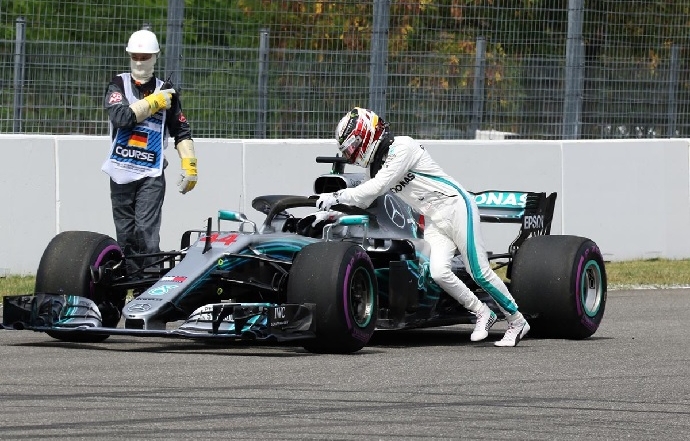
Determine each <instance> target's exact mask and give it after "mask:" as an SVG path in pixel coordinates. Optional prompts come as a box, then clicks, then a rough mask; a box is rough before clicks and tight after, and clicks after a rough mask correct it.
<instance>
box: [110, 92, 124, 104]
mask: <svg viewBox="0 0 690 441" xmlns="http://www.w3.org/2000/svg"><path fill="white" fill-rule="evenodd" d="M121 102H122V94H121V93H120V92H113V93H111V94H110V97H109V98H108V104H115V103H121Z"/></svg>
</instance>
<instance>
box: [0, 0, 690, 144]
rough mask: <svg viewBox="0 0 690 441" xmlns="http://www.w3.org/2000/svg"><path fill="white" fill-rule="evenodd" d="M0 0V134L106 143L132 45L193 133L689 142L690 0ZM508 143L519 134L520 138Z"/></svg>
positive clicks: (280, 136) (268, 136)
mask: <svg viewBox="0 0 690 441" xmlns="http://www.w3.org/2000/svg"><path fill="white" fill-rule="evenodd" d="M119 3H121V5H119V6H115V5H113V4H111V2H107V1H104V0H99V1H95V0H23V1H20V0H2V2H1V3H0V4H1V6H0V131H1V132H3V133H9V132H19V133H46V134H62V133H80V134H99V135H103V134H107V133H108V121H107V116H106V113H105V111H104V110H103V94H104V92H105V87H106V85H107V83H108V81H109V80H110V78H111V77H112V76H113V75H115V74H117V73H119V72H121V71H126V70H127V69H128V66H129V61H128V57H127V54H126V52H125V50H124V48H125V45H126V42H127V39H128V37H129V35H130V34H131V33H132V32H133V31H134V30H137V29H140V28H142V27H148V28H149V29H151V30H152V31H154V32H155V33H156V34H157V35H158V37H159V41H160V42H161V44H162V48H163V50H162V55H161V57H160V59H159V62H158V65H157V74H158V76H160V77H166V78H167V76H169V75H172V78H173V81H174V83H175V84H176V87H177V89H179V91H180V95H181V97H182V104H183V108H184V110H185V114H186V115H187V118H188V120H189V121H190V124H191V125H192V130H193V133H194V136H195V137H212V138H213V137H222V138H330V137H332V136H333V128H334V125H335V124H336V122H337V121H338V119H339V118H340V117H341V116H342V114H344V113H345V112H346V111H347V110H348V109H349V108H350V107H352V106H355V105H359V106H367V107H370V108H373V109H374V110H376V111H378V112H379V113H380V114H382V115H383V116H384V117H385V119H387V120H388V121H389V122H391V124H392V128H393V131H394V133H400V134H403V133H404V134H408V135H411V136H415V137H419V138H427V139H457V138H473V137H475V136H476V133H477V132H476V131H477V130H482V131H489V130H493V131H497V132H500V133H507V134H509V136H515V137H521V138H529V139H560V138H572V139H578V138H629V137H676V136H682V137H686V136H690V118H689V117H688V113H689V112H688V104H689V103H690V77H689V75H688V64H687V62H686V58H687V57H686V53H687V47H688V28H690V27H689V26H687V24H686V21H687V17H688V16H689V15H690V0H688V1H671V0H668V1H655V2H639V1H629V0H610V1H604V0H600V1H594V0H592V1H587V2H585V1H584V0H568V1H566V0H559V1H552V0H541V1H540V0H531V1H523V2H516V1H509V0H493V1H481V0H446V1H430V0H418V1H402V0H401V1H397V0H373V1H360V2H349V1H322V0H300V1H297V0H292V1H291V0H282V1H264V0H186V1H185V0H168V1H167V4H166V2H161V1H157V0H137V1H132V0H121V1H120V2H119ZM510 134H512V135H510Z"/></svg>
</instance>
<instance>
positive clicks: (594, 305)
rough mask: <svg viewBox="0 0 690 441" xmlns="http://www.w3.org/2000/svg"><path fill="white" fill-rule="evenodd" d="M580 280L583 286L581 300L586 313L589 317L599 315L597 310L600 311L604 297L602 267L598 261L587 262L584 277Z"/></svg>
mask: <svg viewBox="0 0 690 441" xmlns="http://www.w3.org/2000/svg"><path fill="white" fill-rule="evenodd" d="M580 282H581V284H580V286H581V287H582V292H581V293H580V302H581V303H582V306H583V308H584V311H585V314H587V315H588V316H589V317H594V316H595V315H597V312H599V307H600V306H601V299H602V297H603V283H602V279H601V268H600V267H599V264H598V263H597V262H596V261H594V260H590V261H589V262H587V264H586V265H585V269H584V271H583V272H582V279H581V281H580Z"/></svg>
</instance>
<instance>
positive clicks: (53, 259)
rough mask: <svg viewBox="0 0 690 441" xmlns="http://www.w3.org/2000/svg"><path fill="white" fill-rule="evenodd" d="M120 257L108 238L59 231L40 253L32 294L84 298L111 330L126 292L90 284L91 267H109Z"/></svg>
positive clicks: (71, 337) (62, 335) (81, 338)
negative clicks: (95, 306)
mask: <svg viewBox="0 0 690 441" xmlns="http://www.w3.org/2000/svg"><path fill="white" fill-rule="evenodd" d="M122 256H123V254H122V250H121V249H120V246H119V245H118V244H117V242H116V241H115V240H114V239H112V238H111V237H109V236H106V235H104V234H100V233H93V232H90V231H65V232H62V233H60V234H58V235H57V236H55V237H54V238H53V239H52V240H51V241H50V243H49V244H48V246H47V247H46V249H45V251H44V252H43V256H42V257H41V261H40V263H39V265H38V270H37V272H36V285H35V288H34V291H35V292H43V293H51V294H65V295H76V296H80V297H86V298H88V299H89V300H92V301H93V302H94V303H96V305H98V309H99V310H100V312H101V316H102V324H103V326H104V327H111V328H114V327H116V326H117V324H118V322H119V321H120V314H121V311H122V308H123V307H124V303H125V297H126V294H127V292H126V290H124V289H113V288H111V287H109V286H101V285H96V284H94V283H93V279H92V277H91V267H94V268H95V269H98V268H100V267H111V268H112V267H113V266H115V265H117V264H118V263H120V262H121V261H122V258H123V257H122ZM123 271H124V270H123ZM48 335H50V336H51V337H53V338H56V339H58V340H64V341H73V342H99V341H103V340H105V339H106V338H108V336H107V335H105V334H86V333H77V332H60V331H51V332H48Z"/></svg>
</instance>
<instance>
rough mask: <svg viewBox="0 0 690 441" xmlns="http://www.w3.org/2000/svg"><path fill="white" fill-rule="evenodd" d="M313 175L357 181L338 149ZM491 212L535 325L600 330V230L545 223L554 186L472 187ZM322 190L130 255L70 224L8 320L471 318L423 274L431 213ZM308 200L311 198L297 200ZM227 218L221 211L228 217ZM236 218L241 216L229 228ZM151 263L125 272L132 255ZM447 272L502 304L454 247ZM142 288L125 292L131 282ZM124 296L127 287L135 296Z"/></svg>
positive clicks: (249, 323)
mask: <svg viewBox="0 0 690 441" xmlns="http://www.w3.org/2000/svg"><path fill="white" fill-rule="evenodd" d="M317 162H319V163H330V164H332V170H331V173H329V174H325V175H322V176H319V177H318V178H317V179H316V181H315V183H314V191H315V193H323V192H331V191H336V190H339V189H342V188H346V187H350V186H354V185H357V184H358V183H359V182H361V181H362V180H363V179H364V174H359V173H344V159H343V158H340V157H335V158H331V157H329V158H324V157H319V158H317ZM474 196H475V199H476V201H477V204H478V206H479V208H480V212H481V219H482V221H483V222H499V223H520V224H521V228H520V231H519V234H518V236H517V237H516V238H515V240H514V241H513V242H512V244H510V245H509V246H507V247H506V248H507V250H506V252H505V253H502V254H496V253H491V254H490V260H491V262H492V264H493V265H494V266H495V267H496V268H497V269H498V268H501V267H504V269H505V278H506V280H507V284H508V286H509V288H510V289H511V292H512V293H513V295H514V297H515V299H516V301H517V303H518V305H520V310H521V312H522V313H523V314H524V315H525V316H526V317H527V318H528V319H529V321H530V324H531V327H532V330H531V332H530V334H529V335H530V336H531V337H558V338H569V339H583V338H587V337H589V336H591V335H592V334H594V332H596V330H597V328H598V326H599V324H600V322H601V320H602V317H603V314H604V308H605V305H606V271H605V268H604V261H603V259H602V255H601V252H600V251H599V248H598V247H597V245H596V243H594V242H593V241H592V240H590V239H587V238H583V237H577V236H556V235H554V236H551V235H550V234H549V233H550V228H551V221H552V218H553V211H554V204H555V200H556V194H555V193H552V194H550V195H548V196H547V195H546V194H545V193H531V192H515V191H486V192H481V193H476V194H475V195H474ZM316 198H317V197H316V196H310V197H307V196H292V195H285V196H281V195H268V196H261V197H257V198H255V199H254V200H253V202H252V207H253V208H254V209H256V210H258V211H260V212H261V213H263V214H264V215H265V220H264V221H263V223H262V224H261V225H257V224H256V223H254V222H252V221H250V220H249V219H248V218H247V217H246V215H245V214H243V213H241V212H236V211H228V210H220V211H219V212H218V217H217V228H215V229H214V228H213V223H214V222H213V219H212V218H209V219H208V222H207V227H206V229H205V230H190V231H186V232H185V233H184V234H183V235H182V238H181V247H180V250H179V251H175V252H164V253H159V254H155V255H147V256H141V255H139V256H126V255H124V254H123V252H122V250H121V248H120V247H119V246H118V244H117V242H116V241H115V240H113V239H112V238H110V237H108V236H106V235H103V234H99V233H95V232H87V231H66V232H62V233H60V234H58V235H57V236H55V237H54V238H53V239H52V240H51V242H50V243H49V244H48V246H47V248H46V250H45V252H44V254H43V256H42V258H41V261H40V264H39V267H38V270H37V274H36V286H35V293H34V294H33V295H18V296H7V297H5V298H4V316H3V327H4V328H5V329H30V330H34V331H40V332H45V333H47V334H48V335H50V336H52V337H54V338H56V339H59V340H64V341H72V342H100V341H103V340H105V339H106V338H108V337H109V336H110V335H132V336H163V337H178V338H189V339H199V340H215V341H227V342H232V341H236V340H253V341H255V342H257V343H259V342H270V343H275V342H293V344H297V345H300V346H303V347H304V348H306V349H307V350H308V351H311V352H317V353H351V352H355V351H358V350H360V349H361V348H363V347H364V346H365V345H366V344H367V342H368V341H369V339H370V338H371V336H372V334H373V333H374V330H375V329H408V328H420V327H432V326H444V325H454V324H471V323H474V321H475V316H474V315H473V314H471V313H469V312H468V311H467V310H465V309H464V308H463V307H461V306H460V305H459V304H458V303H457V301H455V300H454V299H452V298H451V297H450V296H449V295H448V294H446V293H445V292H443V291H442V290H441V289H440V288H439V286H438V285H436V283H435V282H434V281H433V280H432V278H431V277H430V276H429V269H428V256H429V246H428V243H427V242H425V240H424V238H423V218H422V217H421V216H419V215H418V214H417V213H416V212H414V211H413V210H412V209H411V208H410V207H409V206H407V205H406V204H405V203H404V202H402V200H401V199H399V198H398V197H396V196H395V195H394V194H392V193H386V194H384V195H382V196H380V197H379V198H378V199H377V200H376V201H375V202H374V203H373V204H372V205H371V206H370V207H369V208H368V209H366V210H362V209H359V208H354V207H350V206H344V205H336V206H334V207H333V209H334V210H337V211H338V212H339V213H342V215H340V216H337V217H335V218H334V219H332V220H331V221H329V220H322V221H321V222H316V219H315V216H314V215H307V216H304V217H299V216H296V215H295V214H294V212H295V211H299V210H298V209H299V208H300V207H310V208H311V210H310V211H314V208H313V207H314V206H315V202H316ZM302 209H303V210H304V208H302ZM221 222H223V224H221ZM228 222H231V223H232V224H230V225H235V226H236V228H232V229H224V228H222V227H224V226H227V225H228ZM142 257H148V258H149V259H151V258H155V259H153V260H154V262H152V263H151V264H149V265H148V266H147V267H144V268H143V269H141V270H138V271H135V272H131V273H128V270H127V267H128V265H127V264H128V261H129V260H130V259H135V258H136V259H140V260H141V258H142ZM453 271H454V272H455V273H456V274H457V275H458V276H459V277H460V279H461V280H463V282H464V283H465V284H467V286H468V287H470V289H472V290H473V291H474V292H475V293H476V294H477V295H478V296H479V298H480V299H481V300H482V301H484V302H486V303H487V304H488V305H489V306H490V307H491V308H492V309H493V310H494V311H495V312H496V313H497V315H498V316H499V318H500V319H503V318H504V317H503V315H502V314H501V312H500V310H499V309H498V307H497V306H496V304H495V302H494V301H493V300H492V299H491V297H490V296H489V295H488V294H487V293H485V292H484V291H482V289H481V288H480V287H479V286H478V285H477V284H476V283H475V282H474V281H473V280H472V279H471V278H470V276H469V275H468V272H467V271H466V269H465V267H464V266H463V265H462V262H461V260H460V259H457V261H456V262H455V263H454V265H453ZM132 293H134V294H135V296H134V297H133V298H130V294H132ZM128 299H129V300H128Z"/></svg>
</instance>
